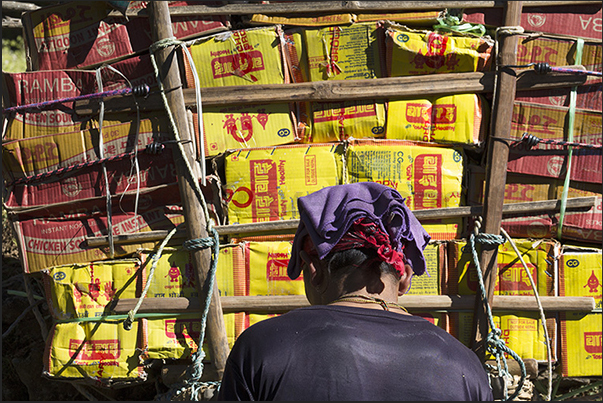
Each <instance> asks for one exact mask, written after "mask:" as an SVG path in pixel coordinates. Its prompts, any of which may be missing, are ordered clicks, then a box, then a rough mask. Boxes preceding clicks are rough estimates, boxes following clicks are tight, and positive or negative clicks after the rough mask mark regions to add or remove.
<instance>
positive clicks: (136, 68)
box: [3, 55, 157, 140]
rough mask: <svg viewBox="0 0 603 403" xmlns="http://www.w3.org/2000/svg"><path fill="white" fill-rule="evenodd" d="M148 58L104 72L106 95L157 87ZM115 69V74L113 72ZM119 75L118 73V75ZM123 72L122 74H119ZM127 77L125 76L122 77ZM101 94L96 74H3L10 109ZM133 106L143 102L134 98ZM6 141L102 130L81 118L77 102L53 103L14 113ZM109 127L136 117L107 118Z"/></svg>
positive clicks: (116, 115) (94, 118)
mask: <svg viewBox="0 0 603 403" xmlns="http://www.w3.org/2000/svg"><path fill="white" fill-rule="evenodd" d="M150 66H151V61H150V59H149V56H148V55H141V56H136V57H132V58H130V59H126V60H123V61H121V62H117V63H115V64H114V65H113V66H112V69H109V68H108V67H105V68H100V70H99V71H100V77H101V80H102V91H113V90H122V89H125V88H129V87H130V86H132V87H136V86H138V85H142V84H146V85H148V86H149V88H151V89H152V88H154V87H156V86H157V82H156V78H155V75H154V73H153V70H152V68H151V67H150ZM113 69H114V70H113ZM115 70H116V71H117V72H116V71H115ZM118 72H119V73H118ZM122 75H123V76H122ZM99 91H101V89H100V86H99V84H98V83H97V81H96V74H95V71H88V70H49V71H31V72H25V73H3V99H4V104H5V105H6V106H7V107H8V106H22V105H30V104H35V103H39V102H50V101H55V100H59V99H66V98H72V97H79V96H84V95H90V94H94V93H97V92H99ZM128 97H131V98H132V105H133V106H135V105H136V102H141V100H140V99H136V98H135V97H134V96H132V95H128ZM5 118H6V119H7V121H8V123H7V128H6V131H5V133H4V135H3V136H4V137H3V138H4V139H5V140H19V139H23V138H29V137H37V136H43V135H47V134H56V133H68V132H73V131H75V130H84V129H89V128H92V127H98V126H99V123H98V120H99V118H98V116H80V115H78V114H77V113H76V112H75V110H74V102H73V101H72V102H64V103H53V104H49V105H48V106H46V107H42V108H41V109H33V110H25V111H20V112H11V113H9V114H7V115H6V116H5ZM104 118H105V119H104V120H105V124H107V125H110V124H112V122H113V124H115V123H118V122H120V123H121V122H124V121H128V120H130V121H133V120H135V119H136V113H129V114H128V113H111V114H105V117H104Z"/></svg>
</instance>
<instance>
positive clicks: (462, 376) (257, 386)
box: [218, 305, 492, 401]
mask: <svg viewBox="0 0 603 403" xmlns="http://www.w3.org/2000/svg"><path fill="white" fill-rule="evenodd" d="M218 400H300V401H303V400H305V401H310V400H313V401H317V400H323V401H324V400H413V401H417V400H441V401H450V400H492V390H491V388H490V385H489V382H488V377H487V375H486V372H485V370H484V369H483V366H482V364H481V362H480V360H479V359H478V357H477V356H476V355H475V354H474V353H473V352H472V351H471V350H470V349H468V348H467V347H465V346H464V345H463V344H461V343H460V342H459V341H458V340H457V339H456V338H454V337H453V336H451V335H450V334H448V333H447V332H446V331H444V330H443V329H441V328H439V327H437V326H435V325H433V324H432V323H430V322H428V321H427V320H425V319H423V318H420V317H418V316H408V315H401V314H398V313H395V312H388V311H382V310H376V309H366V308H361V307H346V306H333V305H330V306H324V305H320V306H311V307H306V308H300V309H296V310H293V311H291V312H289V313H286V314H284V315H281V316H278V317H275V318H270V319H266V320H264V321H262V322H259V323H256V324H255V325H253V326H251V327H249V328H248V329H247V330H245V331H244V332H243V333H242V334H241V335H240V336H239V338H238V339H237V341H236V342H235V344H234V346H233V349H232V351H231V353H230V355H229V357H228V361H227V363H226V368H225V371H224V376H223V379H222V384H221V386H220V390H219V395H218Z"/></svg>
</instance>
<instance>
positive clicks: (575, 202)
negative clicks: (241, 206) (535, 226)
mask: <svg viewBox="0 0 603 403" xmlns="http://www.w3.org/2000/svg"><path fill="white" fill-rule="evenodd" d="M596 200H597V198H596V196H587V197H572V198H568V199H567V205H566V209H568V210H574V209H582V208H591V207H593V206H594V205H595V202H596ZM560 205H561V201H560V200H543V201H535V202H524V203H512V204H505V205H504V206H503V213H504V214H508V215H512V214H524V213H534V212H539V211H557V210H559V208H560ZM413 213H414V215H415V216H416V217H417V219H418V220H419V221H421V220H431V219H441V218H458V217H470V216H476V215H480V214H481V213H482V206H463V207H446V208H438V209H429V210H416V211H413ZM298 225H299V220H281V221H267V222H261V223H250V224H233V225H219V226H216V227H215V228H216V231H217V232H218V234H219V235H220V236H224V235H235V234H236V235H241V234H250V233H266V232H285V233H294V232H295V230H296V229H297V226H298ZM168 232H169V231H167V230H157V231H148V232H138V233H135V234H128V235H116V236H114V237H113V242H114V243H115V244H116V245H118V244H125V243H137V242H150V241H159V240H162V239H165V237H167V235H168ZM182 237H184V232H183V231H182V232H177V233H176V234H175V235H174V239H176V238H182ZM86 242H87V245H88V247H101V246H107V245H108V240H107V237H106V236H100V237H89V238H86Z"/></svg>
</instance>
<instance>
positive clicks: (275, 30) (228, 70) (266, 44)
mask: <svg viewBox="0 0 603 403" xmlns="http://www.w3.org/2000/svg"><path fill="white" fill-rule="evenodd" d="M280 34H281V30H280V28H279V27H261V28H250V29H241V30H236V31H226V32H222V33H219V34H215V35H212V36H210V37H206V38H200V39H198V40H196V41H195V42H194V43H193V44H191V46H190V53H191V56H192V58H193V63H194V64H195V68H196V70H197V75H198V78H199V85H200V86H201V88H203V87H223V86H231V85H253V84H283V83H285V82H286V80H285V78H286V76H285V70H284V68H283V60H282V57H281V36H280ZM205 66H210V67H209V68H204V67H205ZM185 72H186V82H187V85H188V86H189V87H191V88H194V87H195V81H194V78H193V72H192V70H191V66H190V65H189V62H188V58H185Z"/></svg>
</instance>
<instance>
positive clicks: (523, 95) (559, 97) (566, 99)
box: [515, 82, 603, 112]
mask: <svg viewBox="0 0 603 403" xmlns="http://www.w3.org/2000/svg"><path fill="white" fill-rule="evenodd" d="M602 88H603V85H602V84H601V82H599V83H598V84H596V83H593V84H588V85H581V86H579V87H577V88H576V108H577V109H586V110H589V111H595V112H596V111H601V109H602V108H603V107H602V105H603V104H602V102H601V99H602V97H601V94H602V93H603V91H602ZM571 92H572V89H571V88H549V89H546V90H535V91H518V92H517V93H516V95H515V100H516V101H517V102H520V103H531V104H538V105H546V106H564V107H569V106H570V93H571Z"/></svg>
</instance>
